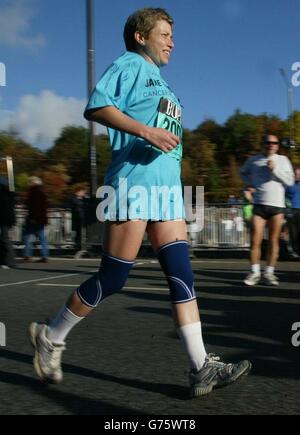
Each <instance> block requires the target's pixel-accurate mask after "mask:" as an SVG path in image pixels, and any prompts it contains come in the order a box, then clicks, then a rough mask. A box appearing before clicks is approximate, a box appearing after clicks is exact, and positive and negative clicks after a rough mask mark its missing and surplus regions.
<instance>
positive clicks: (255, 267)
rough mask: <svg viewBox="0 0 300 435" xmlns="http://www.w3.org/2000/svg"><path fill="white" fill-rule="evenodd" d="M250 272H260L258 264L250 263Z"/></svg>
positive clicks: (257, 273)
mask: <svg viewBox="0 0 300 435" xmlns="http://www.w3.org/2000/svg"><path fill="white" fill-rule="evenodd" d="M252 272H253V273H255V275H260V274H261V269H260V264H252Z"/></svg>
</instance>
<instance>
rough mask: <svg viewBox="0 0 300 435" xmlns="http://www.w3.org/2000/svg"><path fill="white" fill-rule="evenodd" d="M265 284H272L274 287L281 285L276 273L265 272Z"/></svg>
mask: <svg viewBox="0 0 300 435" xmlns="http://www.w3.org/2000/svg"><path fill="white" fill-rule="evenodd" d="M264 284H266V285H269V286H272V287H278V286H279V279H278V278H277V276H275V275H274V273H265V274H264Z"/></svg>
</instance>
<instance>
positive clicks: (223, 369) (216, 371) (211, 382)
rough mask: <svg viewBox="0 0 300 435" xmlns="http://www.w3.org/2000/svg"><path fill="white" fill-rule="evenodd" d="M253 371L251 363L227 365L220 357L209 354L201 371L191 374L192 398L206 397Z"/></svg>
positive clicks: (243, 362)
mask: <svg viewBox="0 0 300 435" xmlns="http://www.w3.org/2000/svg"><path fill="white" fill-rule="evenodd" d="M251 369H252V364H251V363H250V361H241V362H239V363H238V364H225V363H223V362H222V361H221V359H220V357H218V356H216V355H213V354H209V355H208V356H207V357H206V360H205V363H204V366H203V367H202V369H201V370H199V371H198V372H194V371H191V372H190V387H191V389H190V393H191V397H199V396H205V395H206V394H209V393H211V392H212V390H213V389H214V388H221V387H224V386H226V385H229V384H232V383H233V382H236V381H237V380H238V379H239V378H241V377H242V376H246V375H248V374H249V373H250V371H251Z"/></svg>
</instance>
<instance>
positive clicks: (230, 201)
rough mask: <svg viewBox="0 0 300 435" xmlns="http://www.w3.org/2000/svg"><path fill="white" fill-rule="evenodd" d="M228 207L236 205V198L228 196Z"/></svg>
mask: <svg viewBox="0 0 300 435" xmlns="http://www.w3.org/2000/svg"><path fill="white" fill-rule="evenodd" d="M227 204H228V205H237V204H238V200H237V199H236V197H235V196H234V195H230V196H229V198H228V201H227Z"/></svg>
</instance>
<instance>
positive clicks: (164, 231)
mask: <svg viewBox="0 0 300 435" xmlns="http://www.w3.org/2000/svg"><path fill="white" fill-rule="evenodd" d="M147 233H148V236H149V239H150V242H151V244H152V246H153V249H154V250H155V251H157V250H158V249H159V248H160V247H161V246H163V245H166V244H167V243H171V242H176V240H188V234H187V226H186V222H185V221H184V220H181V221H167V222H151V223H149V224H148V227H147Z"/></svg>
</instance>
